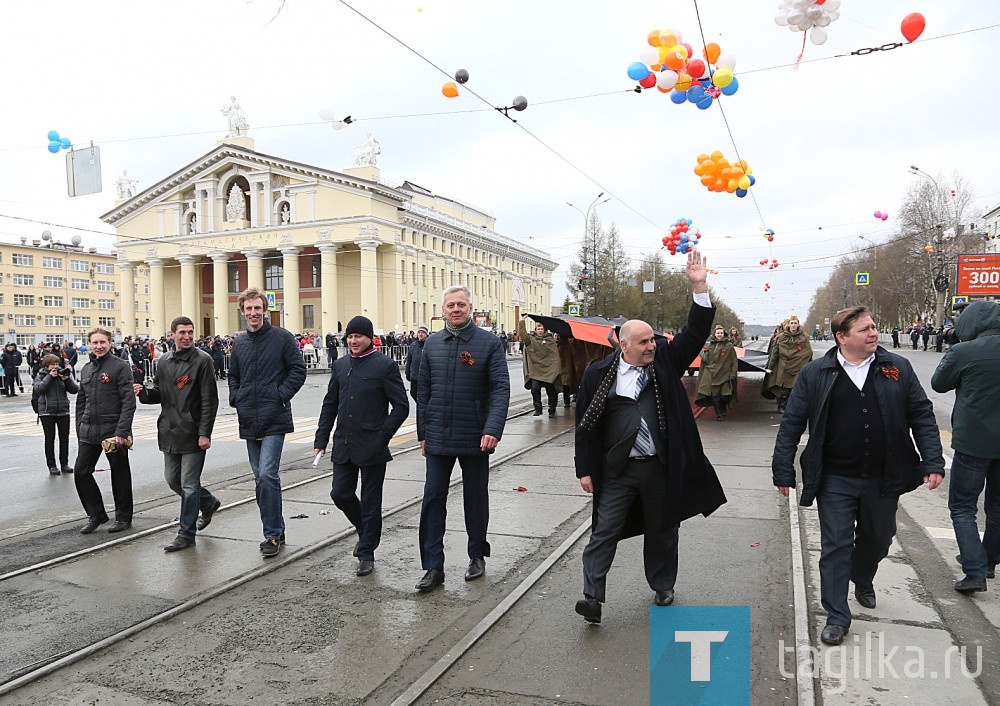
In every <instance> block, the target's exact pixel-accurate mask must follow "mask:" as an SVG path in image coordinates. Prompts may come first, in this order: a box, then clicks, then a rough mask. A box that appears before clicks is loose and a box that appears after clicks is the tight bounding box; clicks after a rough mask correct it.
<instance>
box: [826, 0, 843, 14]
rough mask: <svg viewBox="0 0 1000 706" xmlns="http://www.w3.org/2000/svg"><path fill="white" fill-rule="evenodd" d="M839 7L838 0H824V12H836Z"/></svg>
mask: <svg viewBox="0 0 1000 706" xmlns="http://www.w3.org/2000/svg"><path fill="white" fill-rule="evenodd" d="M839 9H840V0H826V2H825V3H823V11H824V12H836V11H837V10H839Z"/></svg>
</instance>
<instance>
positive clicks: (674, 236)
mask: <svg viewBox="0 0 1000 706" xmlns="http://www.w3.org/2000/svg"><path fill="white" fill-rule="evenodd" d="M700 239H701V232H700V231H699V230H698V228H697V226H696V227H692V226H691V219H690V218H678V219H677V220H676V221H674V222H673V224H672V225H671V226H670V234H669V235H665V236H663V247H665V248H666V249H667V250H669V251H670V254H671V255H676V254H677V253H681V254H682V255H683V254H684V253H687V252H689V251H691V250H693V249H694V248H695V247H696V246H697V245H698V241H699V240H700Z"/></svg>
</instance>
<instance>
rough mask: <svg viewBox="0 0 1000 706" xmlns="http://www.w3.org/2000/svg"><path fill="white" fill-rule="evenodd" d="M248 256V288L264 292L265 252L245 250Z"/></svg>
mask: <svg viewBox="0 0 1000 706" xmlns="http://www.w3.org/2000/svg"><path fill="white" fill-rule="evenodd" d="M243 254H244V255H246V256H247V287H248V288H249V287H257V288H258V289H260V290H261V291H263V290H264V251H263V250H244V251H243Z"/></svg>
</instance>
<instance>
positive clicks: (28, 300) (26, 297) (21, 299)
mask: <svg viewBox="0 0 1000 706" xmlns="http://www.w3.org/2000/svg"><path fill="white" fill-rule="evenodd" d="M34 305H35V295H34V294H15V295H14V306H34Z"/></svg>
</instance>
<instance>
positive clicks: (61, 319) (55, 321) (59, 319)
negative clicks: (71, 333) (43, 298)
mask: <svg viewBox="0 0 1000 706" xmlns="http://www.w3.org/2000/svg"><path fill="white" fill-rule="evenodd" d="M45 325H46V326H65V325H66V317H65V316H46V317H45Z"/></svg>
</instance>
